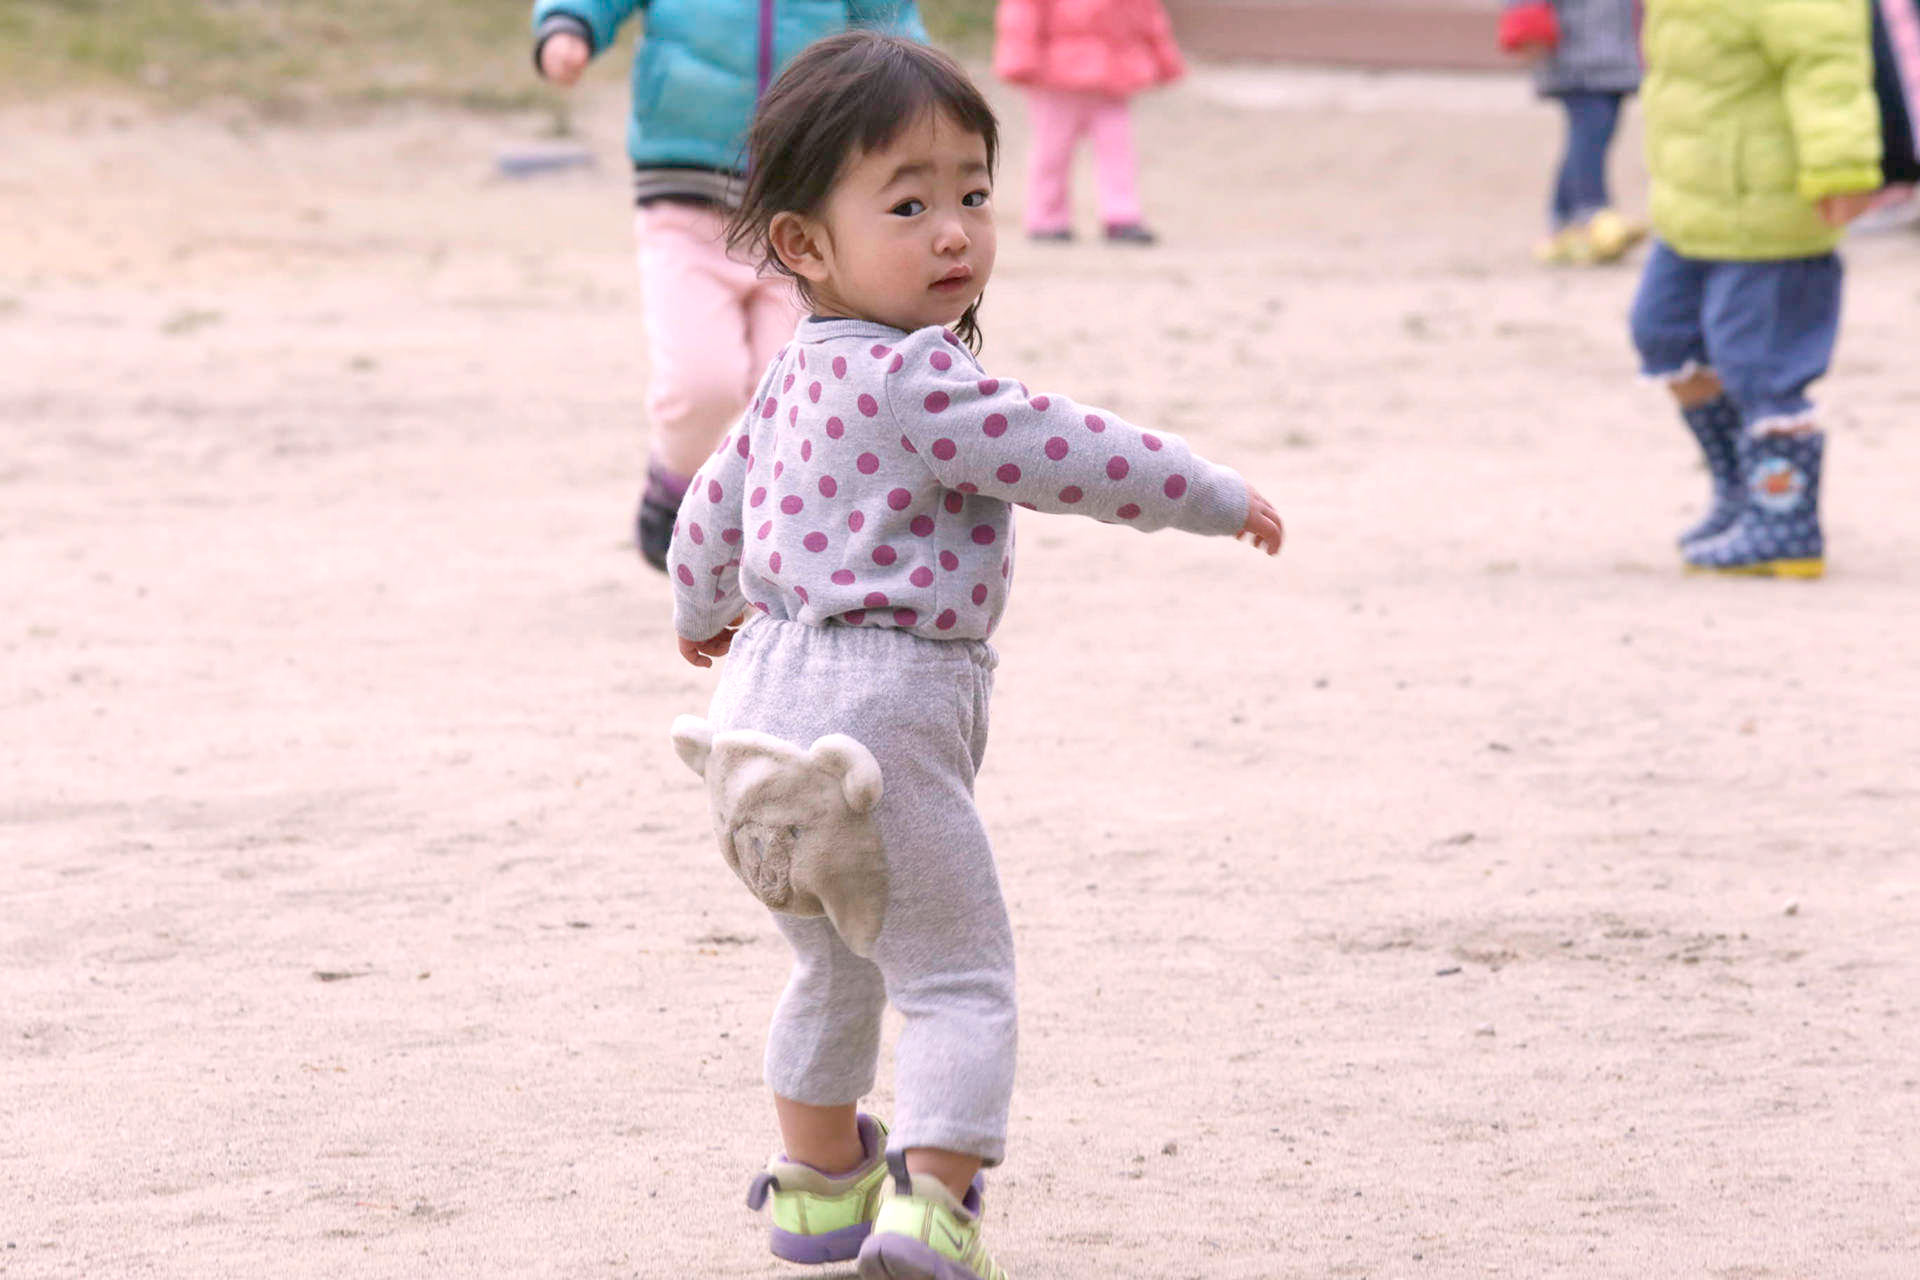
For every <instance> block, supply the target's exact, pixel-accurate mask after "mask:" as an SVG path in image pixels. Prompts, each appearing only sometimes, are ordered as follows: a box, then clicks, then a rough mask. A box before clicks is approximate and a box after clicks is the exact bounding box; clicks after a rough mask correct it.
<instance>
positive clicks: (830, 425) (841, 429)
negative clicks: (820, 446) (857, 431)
mask: <svg viewBox="0 0 1920 1280" xmlns="http://www.w3.org/2000/svg"><path fill="white" fill-rule="evenodd" d="M845 434H847V424H846V423H844V422H842V421H840V419H838V418H828V419H827V435H828V436H829V437H830V438H832V439H834V440H838V439H839V438H840V437H841V436H843V435H845Z"/></svg>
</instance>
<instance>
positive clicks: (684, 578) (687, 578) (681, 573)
mask: <svg viewBox="0 0 1920 1280" xmlns="http://www.w3.org/2000/svg"><path fill="white" fill-rule="evenodd" d="M673 576H674V577H676V578H678V579H680V581H681V583H682V584H683V585H685V586H689V587H690V586H692V585H693V570H691V569H689V568H687V566H685V565H681V566H680V567H679V568H678V569H676V570H675V571H674V575H673Z"/></svg>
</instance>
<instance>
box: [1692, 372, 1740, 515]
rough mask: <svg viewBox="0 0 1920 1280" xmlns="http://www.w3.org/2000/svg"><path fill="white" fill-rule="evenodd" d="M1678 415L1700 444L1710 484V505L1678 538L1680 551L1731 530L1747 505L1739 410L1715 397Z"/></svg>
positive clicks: (1730, 403) (1722, 397)
mask: <svg viewBox="0 0 1920 1280" xmlns="http://www.w3.org/2000/svg"><path fill="white" fill-rule="evenodd" d="M1680 416H1681V418H1682V419H1684V420H1685V421H1686V424H1687V430H1689V431H1691V432H1693V438H1694V439H1695V440H1697V441H1698V442H1699V443H1700V452H1701V453H1702V454H1704V455H1705V456H1706V459H1707V475H1708V477H1709V478H1710V479H1711V480H1712V481H1713V505H1712V506H1710V507H1709V508H1707V514H1706V516H1705V518H1703V519H1702V520H1700V521H1699V522H1698V523H1697V524H1695V525H1694V526H1693V527H1692V528H1691V529H1688V530H1687V531H1686V532H1685V533H1683V534H1681V535H1680V549H1681V550H1683V551H1684V550H1686V548H1687V546H1688V545H1689V544H1691V543H1695V542H1699V541H1701V540H1703V539H1706V538H1711V537H1713V536H1714V535H1715V534H1718V533H1724V532H1725V531H1726V530H1728V529H1731V528H1732V527H1733V522H1734V521H1735V520H1738V519H1739V518H1740V510H1741V508H1742V507H1744V506H1745V505H1746V486H1745V485H1743V484H1741V482H1740V410H1738V409H1736V408H1735V407H1734V404H1733V401H1732V400H1730V399H1728V398H1727V397H1726V396H1724V395H1721V396H1715V397H1714V398H1713V399H1711V400H1709V401H1707V402H1706V403H1705V404H1697V405H1695V406H1693V408H1691V409H1682V410H1681V411H1680Z"/></svg>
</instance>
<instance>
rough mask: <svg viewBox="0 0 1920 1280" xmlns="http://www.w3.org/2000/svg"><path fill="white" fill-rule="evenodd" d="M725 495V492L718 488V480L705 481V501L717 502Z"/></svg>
mask: <svg viewBox="0 0 1920 1280" xmlns="http://www.w3.org/2000/svg"><path fill="white" fill-rule="evenodd" d="M725 496H726V492H725V491H724V490H723V489H721V488H720V482H719V481H718V480H709V481H707V501H708V502H718V501H720V499H721V498H723V497H725Z"/></svg>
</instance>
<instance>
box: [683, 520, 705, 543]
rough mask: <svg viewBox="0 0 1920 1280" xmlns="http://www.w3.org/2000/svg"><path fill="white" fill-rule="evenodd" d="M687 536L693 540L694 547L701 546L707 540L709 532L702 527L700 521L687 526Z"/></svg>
mask: <svg viewBox="0 0 1920 1280" xmlns="http://www.w3.org/2000/svg"><path fill="white" fill-rule="evenodd" d="M687 536H688V537H689V538H692V539H693V545H694V546H696V547H697V546H699V545H700V544H701V543H703V542H705V541H706V540H707V531H706V530H705V529H702V528H701V527H700V522H699V521H698V520H696V521H694V522H693V523H692V524H689V525H688V526H687Z"/></svg>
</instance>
